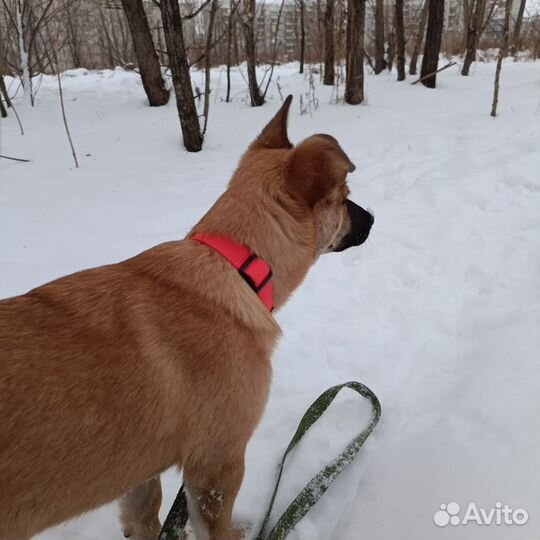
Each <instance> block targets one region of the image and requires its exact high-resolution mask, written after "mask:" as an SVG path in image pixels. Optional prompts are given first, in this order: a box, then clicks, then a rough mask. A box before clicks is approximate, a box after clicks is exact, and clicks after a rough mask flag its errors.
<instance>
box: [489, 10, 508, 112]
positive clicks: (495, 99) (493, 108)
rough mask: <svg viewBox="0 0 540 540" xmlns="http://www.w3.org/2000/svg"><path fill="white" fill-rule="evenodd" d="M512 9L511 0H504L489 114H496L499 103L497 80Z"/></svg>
mask: <svg viewBox="0 0 540 540" xmlns="http://www.w3.org/2000/svg"><path fill="white" fill-rule="evenodd" d="M511 10H512V0H506V4H505V10H504V35H503V43H502V47H501V48H500V50H499V57H498V58H497V69H496V70H495V83H494V89H493V103H492V104H491V116H497V105H498V103H499V80H500V78H501V68H502V62H503V60H504V58H505V57H506V55H507V54H508V43H509V42H510V11H511Z"/></svg>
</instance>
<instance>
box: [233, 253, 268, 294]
mask: <svg viewBox="0 0 540 540" xmlns="http://www.w3.org/2000/svg"><path fill="white" fill-rule="evenodd" d="M257 259H258V257H257V256H256V255H254V254H251V255H250V256H249V257H248V258H247V259H246V260H245V261H244V264H242V266H241V267H240V268H239V269H238V272H239V274H240V275H241V276H242V277H243V278H244V281H245V282H246V283H247V284H248V285H249V286H250V287H251V288H252V289H253V290H254V291H255V292H256V293H257V294H259V293H260V292H261V291H262V290H263V289H264V287H265V286H266V284H267V283H268V282H269V281H270V280H271V279H272V275H273V274H272V269H271V268H269V270H268V275H267V276H266V277H265V278H264V279H263V280H262V281H261V284H260V285H259V286H257V284H256V283H255V281H254V280H253V278H252V277H251V276H250V275H249V274H248V273H247V270H248V268H249V267H250V266H251V264H252V263H253V262H255V261H256V260H257Z"/></svg>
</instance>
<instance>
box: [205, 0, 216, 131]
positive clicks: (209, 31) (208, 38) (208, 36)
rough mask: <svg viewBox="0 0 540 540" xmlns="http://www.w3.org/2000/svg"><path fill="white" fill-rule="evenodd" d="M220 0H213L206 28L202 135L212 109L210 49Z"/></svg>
mask: <svg viewBox="0 0 540 540" xmlns="http://www.w3.org/2000/svg"><path fill="white" fill-rule="evenodd" d="M218 2H219V0H212V4H211V6H210V17H209V21H208V29H207V30H206V51H205V54H204V108H203V116H204V125H203V129H202V136H203V137H204V135H205V133H206V128H207V127H208V113H209V110H210V90H211V89H210V80H211V77H210V69H211V67H212V59H211V57H210V51H211V50H212V39H213V35H214V24H215V22H216V13H217V10H218V7H219V3H218Z"/></svg>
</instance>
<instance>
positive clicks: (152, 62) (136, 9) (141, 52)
mask: <svg viewBox="0 0 540 540" xmlns="http://www.w3.org/2000/svg"><path fill="white" fill-rule="evenodd" d="M122 5H123V7H124V12H125V14H126V19H127V22H128V25H129V29H130V31H131V39H132V40H133V47H134V49H135V55H136V56H137V62H138V64H139V72H140V74H141V79H142V84H143V87H144V91H145V92H146V95H147V97H148V102H149V103H150V106H151V107H160V106H161V105H165V104H166V103H167V102H168V101H169V91H168V90H167V89H166V88H165V81H164V80H163V76H162V75H161V66H160V65H159V60H158V57H157V54H156V50H155V47H154V42H153V40H152V34H151V32H150V26H149V25H148V20H147V18H146V12H145V11H144V5H143V2H142V0H122Z"/></svg>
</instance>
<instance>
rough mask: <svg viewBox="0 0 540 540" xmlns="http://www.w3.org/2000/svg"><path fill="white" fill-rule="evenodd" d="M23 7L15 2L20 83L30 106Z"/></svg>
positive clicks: (31, 100)
mask: <svg viewBox="0 0 540 540" xmlns="http://www.w3.org/2000/svg"><path fill="white" fill-rule="evenodd" d="M23 6H25V4H23V2H22V0H16V3H15V16H16V19H15V20H16V21H17V35H18V38H19V54H20V62H21V72H22V76H21V81H22V85H23V90H24V96H25V99H26V102H27V103H29V104H30V105H34V96H33V93H32V75H31V74H30V61H29V59H28V48H27V46H26V29H25V24H24V16H23Z"/></svg>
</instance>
